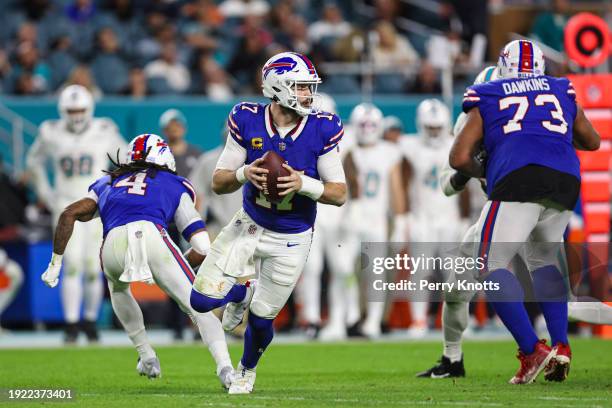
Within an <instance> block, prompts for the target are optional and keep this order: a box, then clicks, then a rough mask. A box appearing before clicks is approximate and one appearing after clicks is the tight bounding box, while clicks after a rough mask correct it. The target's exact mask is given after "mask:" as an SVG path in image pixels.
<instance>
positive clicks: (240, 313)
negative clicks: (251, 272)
mask: <svg viewBox="0 0 612 408" xmlns="http://www.w3.org/2000/svg"><path fill="white" fill-rule="evenodd" d="M256 284H257V279H250V280H248V281H246V283H245V286H246V295H245V296H244V299H243V300H242V302H238V303H234V302H230V303H228V304H227V306H225V311H224V312H223V319H222V320H221V325H222V326H223V330H225V331H228V332H231V331H232V330H234V329H235V328H236V327H238V325H239V324H240V323H242V319H243V318H244V312H245V311H246V310H247V309H248V307H249V305H250V304H251V299H253V293H255V286H256Z"/></svg>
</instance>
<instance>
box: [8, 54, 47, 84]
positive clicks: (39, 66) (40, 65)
mask: <svg viewBox="0 0 612 408" xmlns="http://www.w3.org/2000/svg"><path fill="white" fill-rule="evenodd" d="M10 77H11V80H10V81H9V87H10V86H11V85H10V84H13V89H14V92H15V93H18V94H21V95H33V94H42V93H45V92H46V91H47V90H48V86H49V80H50V77H51V72H50V70H49V66H48V65H47V64H46V63H45V62H44V61H41V60H40V58H39V53H38V49H37V48H36V47H35V45H34V44H33V43H31V42H24V43H21V44H20V45H19V46H18V47H17V50H16V63H15V65H14V66H13V70H12V71H11V75H10Z"/></svg>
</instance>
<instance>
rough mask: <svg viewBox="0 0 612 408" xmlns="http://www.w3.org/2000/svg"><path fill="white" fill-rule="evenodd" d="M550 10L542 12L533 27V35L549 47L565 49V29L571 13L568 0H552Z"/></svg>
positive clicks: (558, 49)
mask: <svg viewBox="0 0 612 408" xmlns="http://www.w3.org/2000/svg"><path fill="white" fill-rule="evenodd" d="M551 3H552V4H551V7H550V10H549V11H544V12H542V13H540V14H539V15H538V16H537V17H536V19H535V21H534V23H533V26H532V27H531V36H532V37H534V38H535V39H536V40H538V41H539V42H541V43H543V44H545V45H548V46H549V47H551V48H553V49H555V50H557V51H563V49H564V45H563V30H564V29H565V26H566V24H567V20H568V13H569V11H570V10H569V5H570V4H569V1H568V0H552V1H551Z"/></svg>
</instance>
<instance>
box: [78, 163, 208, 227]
mask: <svg viewBox="0 0 612 408" xmlns="http://www.w3.org/2000/svg"><path fill="white" fill-rule="evenodd" d="M110 180H111V178H110V176H104V177H101V178H99V179H98V180H97V181H96V182H95V183H93V184H92V185H91V186H90V187H89V191H90V194H91V192H92V191H93V193H95V194H96V196H97V202H98V211H99V213H100V218H101V219H102V225H103V226H104V236H105V237H106V234H108V233H109V231H110V230H112V229H113V228H115V227H119V226H121V225H125V224H128V223H130V222H134V221H151V222H152V223H154V224H156V225H159V226H161V227H163V228H167V227H168V223H170V222H172V220H173V219H174V214H175V212H176V210H177V208H178V206H179V203H180V201H181V196H182V195H183V194H184V193H187V194H189V196H190V197H191V199H192V200H193V202H194V203H195V199H196V195H195V190H194V189H193V186H192V185H191V183H189V181H187V179H185V178H183V177H179V176H177V175H174V174H172V173H169V172H167V171H157V172H156V174H155V177H152V175H151V174H150V173H148V172H147V171H140V172H136V173H127V174H124V175H122V176H120V177H117V178H116V179H115V180H113V182H112V183H111V181H110ZM190 227H191V228H187V229H186V230H185V231H183V236H186V237H189V236H190V235H191V233H192V232H193V231H194V230H195V229H199V228H202V227H203V223H202V222H201V221H200V222H199V223H197V225H196V223H194V225H193V226H191V225H190ZM186 239H187V238H186Z"/></svg>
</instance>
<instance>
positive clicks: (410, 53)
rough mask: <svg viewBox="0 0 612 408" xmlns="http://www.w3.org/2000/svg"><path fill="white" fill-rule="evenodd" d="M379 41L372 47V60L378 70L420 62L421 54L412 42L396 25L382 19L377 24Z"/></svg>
mask: <svg viewBox="0 0 612 408" xmlns="http://www.w3.org/2000/svg"><path fill="white" fill-rule="evenodd" d="M376 33H377V34H378V43H377V44H376V45H375V46H374V48H373V49H372V61H373V62H374V67H375V68H376V69H377V70H388V69H389V68H396V69H397V68H402V67H405V66H409V65H414V64H417V63H418V62H419V55H418V54H417V52H416V51H415V50H414V48H413V47H412V45H410V42H409V41H408V40H407V39H406V38H404V37H403V36H402V35H401V34H399V33H398V32H397V31H396V30H395V27H394V26H393V25H392V24H391V23H389V22H387V21H381V22H379V23H378V24H377V25H376Z"/></svg>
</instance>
